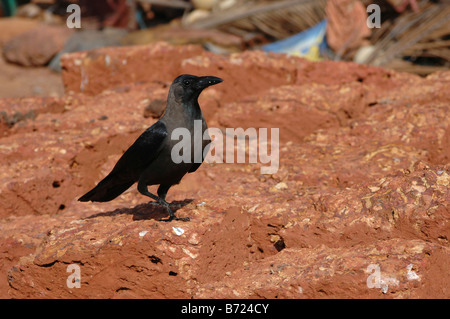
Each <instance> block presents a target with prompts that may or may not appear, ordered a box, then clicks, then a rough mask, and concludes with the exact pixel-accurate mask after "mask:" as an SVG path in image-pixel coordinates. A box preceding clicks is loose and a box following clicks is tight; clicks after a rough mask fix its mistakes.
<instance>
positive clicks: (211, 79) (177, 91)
mask: <svg viewBox="0 0 450 319" xmlns="http://www.w3.org/2000/svg"><path fill="white" fill-rule="evenodd" d="M220 82H223V80H222V79H221V78H218V77H216V76H195V75H189V74H183V75H180V76H178V77H177V78H176V79H175V80H174V81H173V83H172V85H171V87H170V90H171V91H173V94H174V95H175V98H176V99H177V100H182V101H183V102H190V101H195V100H196V99H197V98H198V96H199V95H200V93H201V92H202V91H203V90H204V89H206V88H207V87H208V86H211V85H215V84H219V83H220Z"/></svg>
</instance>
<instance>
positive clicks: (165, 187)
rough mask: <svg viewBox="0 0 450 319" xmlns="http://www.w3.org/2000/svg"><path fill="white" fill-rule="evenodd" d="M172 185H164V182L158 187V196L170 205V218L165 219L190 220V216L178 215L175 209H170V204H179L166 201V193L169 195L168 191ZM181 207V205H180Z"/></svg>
mask: <svg viewBox="0 0 450 319" xmlns="http://www.w3.org/2000/svg"><path fill="white" fill-rule="evenodd" d="M170 187H172V185H163V184H161V185H159V187H158V196H159V198H161V199H162V200H163V201H164V202H165V203H166V204H167V205H168V206H167V208H168V210H169V214H170V216H169V218H168V220H165V221H170V220H172V219H174V218H175V220H183V221H188V220H189V219H191V218H190V217H184V218H179V217H176V216H175V213H173V211H172V210H171V209H170V206H177V205H175V204H172V203H170V204H169V203H167V202H166V195H167V192H168V191H169V188H170ZM179 207H181V206H179ZM171 212H172V213H171Z"/></svg>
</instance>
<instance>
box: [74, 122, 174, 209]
mask: <svg viewBox="0 0 450 319" xmlns="http://www.w3.org/2000/svg"><path fill="white" fill-rule="evenodd" d="M167 136H168V132H167V129H166V126H165V125H164V123H163V122H161V121H158V122H156V123H155V124H153V125H152V126H151V127H149V128H148V129H147V130H145V132H144V133H142V134H141V136H139V137H138V139H137V140H136V141H135V142H134V143H133V145H131V146H130V148H129V149H128V150H126V152H125V153H124V154H123V155H122V157H121V158H120V159H119V160H118V161H117V164H116V165H115V166H114V168H113V170H112V171H111V173H109V174H108V176H106V177H105V178H104V179H103V180H102V181H100V182H99V183H98V185H97V186H95V187H94V188H93V189H92V190H91V191H89V192H88V193H86V194H85V195H83V196H82V197H81V198H80V199H79V201H82V202H87V201H95V202H107V201H110V200H113V199H114V198H116V197H117V196H119V195H120V194H122V193H123V192H124V191H126V190H127V189H128V188H130V186H131V185H133V184H134V183H135V182H137V181H138V179H139V176H140V175H141V174H142V172H143V171H144V170H145V169H146V167H147V166H148V165H149V164H150V163H151V162H152V161H153V160H154V159H155V158H156V157H157V156H158V154H159V152H160V150H161V148H162V146H163V145H164V140H165V139H166V137H167Z"/></svg>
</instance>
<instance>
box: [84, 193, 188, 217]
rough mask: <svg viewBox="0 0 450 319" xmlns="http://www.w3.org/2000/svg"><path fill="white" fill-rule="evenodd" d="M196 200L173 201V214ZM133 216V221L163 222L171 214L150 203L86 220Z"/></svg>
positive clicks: (118, 209)
mask: <svg viewBox="0 0 450 319" xmlns="http://www.w3.org/2000/svg"><path fill="white" fill-rule="evenodd" d="M193 200H194V199H191V198H188V199H185V200H182V201H173V202H171V203H170V208H171V209H172V211H173V212H176V211H177V210H178V209H180V208H182V207H184V206H186V205H188V204H190V203H191V202H192V201H193ZM122 214H127V215H133V220H149V219H155V220H161V219H163V218H167V217H168V216H169V213H168V212H167V210H166V208H165V207H163V206H161V205H160V204H158V203H156V202H148V203H144V204H139V205H137V206H134V207H133V208H117V209H115V210H112V211H109V212H103V213H97V214H93V215H91V216H88V217H86V218H84V219H91V218H96V217H105V216H116V215H122Z"/></svg>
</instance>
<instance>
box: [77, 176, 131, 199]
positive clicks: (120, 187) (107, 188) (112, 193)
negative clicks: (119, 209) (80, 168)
mask: <svg viewBox="0 0 450 319" xmlns="http://www.w3.org/2000/svg"><path fill="white" fill-rule="evenodd" d="M134 183H135V181H134V180H127V181H123V180H122V181H118V180H117V179H116V178H114V177H113V176H111V175H108V176H106V177H105V178H104V179H103V180H102V181H101V182H100V183H98V185H97V186H95V187H94V188H93V189H92V190H90V191H89V192H87V193H86V194H84V195H83V196H81V197H80V198H79V199H78V200H79V201H80V202H88V201H93V202H109V201H110V200H113V199H114V198H116V197H117V196H119V195H120V194H122V193H123V192H125V191H126V190H127V189H128V188H130V187H131V185H133V184H134Z"/></svg>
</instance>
